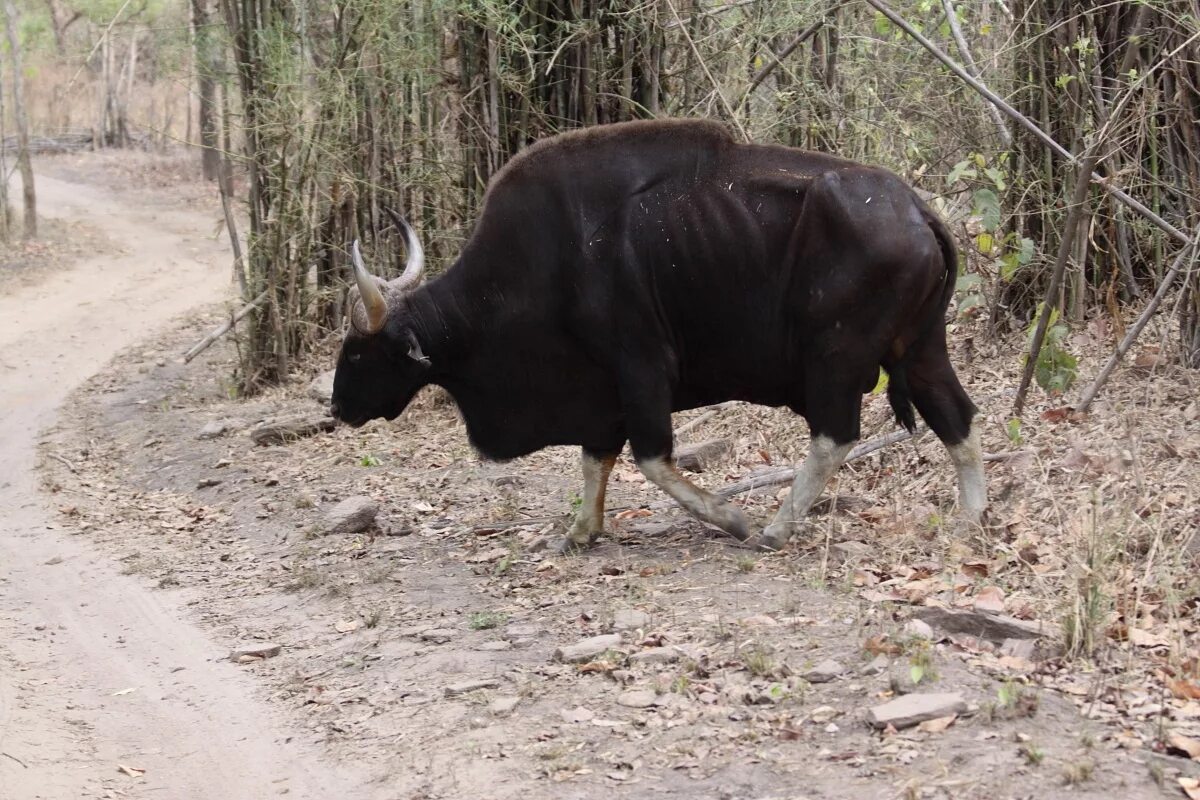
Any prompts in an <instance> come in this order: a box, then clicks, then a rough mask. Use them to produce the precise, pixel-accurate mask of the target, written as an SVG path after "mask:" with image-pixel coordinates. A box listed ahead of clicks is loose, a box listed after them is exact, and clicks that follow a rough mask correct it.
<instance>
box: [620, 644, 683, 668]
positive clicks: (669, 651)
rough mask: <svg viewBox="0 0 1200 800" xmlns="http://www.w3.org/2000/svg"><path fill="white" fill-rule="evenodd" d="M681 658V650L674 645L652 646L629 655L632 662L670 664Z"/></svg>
mask: <svg viewBox="0 0 1200 800" xmlns="http://www.w3.org/2000/svg"><path fill="white" fill-rule="evenodd" d="M678 660H679V651H678V650H676V649H675V648H673V647H651V648H649V649H647V650H641V651H638V652H636V653H634V654H633V655H631V656H630V657H629V663H631V664H670V663H672V662H675V661H678Z"/></svg>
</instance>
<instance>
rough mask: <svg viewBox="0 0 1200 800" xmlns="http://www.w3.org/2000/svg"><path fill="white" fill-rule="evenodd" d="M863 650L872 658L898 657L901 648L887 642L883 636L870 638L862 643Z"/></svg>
mask: <svg viewBox="0 0 1200 800" xmlns="http://www.w3.org/2000/svg"><path fill="white" fill-rule="evenodd" d="M863 649H864V650H866V651H867V652H868V653H870V654H871V655H873V656H898V655H900V653H902V652H903V648H901V647H900V645H898V644H896V643H895V642H889V641H888V640H887V636H886V635H885V634H881V635H879V636H872V637H871V638H870V639H867V640H866V641H865V642H863Z"/></svg>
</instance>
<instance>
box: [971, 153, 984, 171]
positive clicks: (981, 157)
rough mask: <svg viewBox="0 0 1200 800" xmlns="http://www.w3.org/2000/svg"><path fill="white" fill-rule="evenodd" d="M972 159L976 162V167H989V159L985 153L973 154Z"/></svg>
mask: <svg viewBox="0 0 1200 800" xmlns="http://www.w3.org/2000/svg"><path fill="white" fill-rule="evenodd" d="M971 158H972V159H974V160H975V166H977V167H979V168H980V169H983V168H984V167H986V166H987V157H986V156H985V155H984V154H983V153H972V154H971Z"/></svg>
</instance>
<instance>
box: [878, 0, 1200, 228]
mask: <svg viewBox="0 0 1200 800" xmlns="http://www.w3.org/2000/svg"><path fill="white" fill-rule="evenodd" d="M866 1H867V3H868V4H869V5H870V6H871V7H872V8H874V9H875V10H877V11H878V12H879V13H881V14H883V15H884V16H885V17H887V18H888V19H889V20H891V21H892V22H893V23H894V24H895V25H896V26H898V27H899V28H901V29H902V30H903V31H904V32H905V33H907V34H908V35H909V36H911V37H912V38H913V39H915V40H916V41H917V43H918V44H920V45H921V46H922V47H924V48H925V49H926V50H928V51H929V52H930V54H931V55H933V57H934V58H936V59H937V60H938V61H941V62H942V63H943V64H945V65H946V67H947V68H948V69H949V70H950V71H951V72H953V73H954V74H955V75H957V76H958V77H959V78H961V79H962V80H963V82H964V83H966V84H967V85H968V86H970V87H971V88H972V89H974V90H975V91H976V92H978V93H979V94H981V95H983V96H984V97H985V98H987V100H988V102H990V103H991V104H992V105H994V106H996V108H998V109H1000V110H1001V111H1003V112H1004V113H1005V114H1007V115H1008V116H1009V117H1011V118H1012V119H1013V120H1014V121H1015V122H1016V123H1017V124H1018V125H1020V126H1021V127H1022V128H1024V129H1025V130H1027V131H1029V132H1030V133H1032V134H1033V135H1034V136H1036V137H1037V138H1038V139H1040V140H1041V141H1042V143H1044V144H1045V145H1046V147H1048V148H1050V150H1051V151H1052V152H1054V153H1056V154H1058V155H1059V156H1060V157H1062V158H1064V159H1065V160H1066V161H1067V163H1069V164H1076V163H1078V161H1079V159H1077V158H1076V157H1075V156H1074V155H1073V154H1072V153H1071V151H1070V150H1067V148H1065V147H1063V146H1062V145H1061V144H1059V143H1058V142H1057V141H1055V140H1054V138H1053V137H1051V136H1050V134H1048V133H1046V132H1045V131H1043V130H1042V129H1041V128H1039V127H1038V126H1037V125H1035V124H1034V123H1033V122H1032V121H1030V119H1029V118H1028V117H1026V116H1025V115H1024V114H1022V113H1021V112H1020V111H1017V110H1016V109H1015V108H1013V107H1012V106H1010V105H1009V104H1008V103H1006V102H1005V101H1004V100H1003V99H1001V98H1000V96H999V95H997V94H996V93H995V92H993V91H992V90H991V89H989V88H988V87H987V86H985V85H984V84H983V83H982V82H981V81H979V80H978V79H976V78H974V77H972V76H971V74H970V73H968V72H967V71H966V70H965V69H963V67H962V65H960V64H959V63H958V62H956V61H955V60H954V59H952V58H950V56H948V55H946V54H945V53H944V52H942V50H941V49H940V48H939V47H938V46H937V45H936V44H934V43H933V42H931V41H929V40H928V39H926V38H925V37H924V36H923V35H922V34H921V32H920V31H918V30H917V29H916V28H914V27H913V26H912V25H910V24H909V23H908V21H907V20H905V19H904V18H903V17H901V16H900V15H899V14H897V13H896V12H895V11H893V10H892V9H890V8H888V6H887V4H886V3H884V2H882V0H866ZM1197 36H1200V32H1198V33H1197ZM1194 38H1196V37H1195V36H1194V37H1189V38H1188V40H1187V42H1185V43H1184V44H1190V42H1191V41H1192V40H1193V39H1194ZM1178 49H1179V48H1176V51H1178ZM1160 63H1161V62H1160ZM1154 71H1155V70H1154V69H1153V68H1152V69H1149V70H1146V71H1145V72H1144V73H1143V74H1142V76H1141V77H1140V78H1139V79H1138V82H1137V83H1135V84H1134V85H1133V86H1131V87H1130V92H1132V90H1133V89H1134V88H1135V87H1136V86H1138V85H1140V83H1141V82H1142V81H1144V80H1145V79H1146V77H1147V76H1149V75H1150V74H1151V73H1153V72H1154ZM1127 96H1130V95H1127ZM1113 116H1115V114H1113ZM1091 180H1092V182H1093V183H1095V184H1096V185H1097V186H1099V187H1100V188H1101V189H1103V190H1104V191H1105V192H1107V193H1108V194H1110V195H1112V197H1113V198H1114V199H1115V200H1117V201H1118V202H1119V203H1121V204H1122V205H1124V206H1125V207H1126V208H1129V209H1131V210H1133V211H1134V212H1136V213H1137V214H1139V215H1141V216H1142V217H1144V218H1146V219H1147V220H1149V221H1150V222H1151V223H1153V224H1154V226H1155V227H1157V228H1159V229H1160V230H1162V231H1164V232H1165V233H1167V234H1169V235H1170V236H1171V237H1172V238H1174V239H1175V240H1176V241H1178V242H1181V243H1183V244H1189V243H1190V242H1191V237H1190V236H1188V235H1187V234H1186V233H1184V232H1183V231H1181V230H1180V229H1179V228H1176V227H1175V226H1174V225H1172V224H1171V223H1169V222H1167V221H1166V220H1165V219H1163V218H1162V217H1160V216H1159V215H1158V214H1155V213H1154V212H1153V211H1151V210H1150V209H1149V208H1147V207H1146V206H1144V205H1143V204H1142V203H1140V202H1138V201H1137V200H1135V199H1134V198H1132V197H1130V196H1129V195H1127V194H1126V193H1125V192H1123V191H1121V190H1120V189H1118V188H1117V187H1115V186H1113V185H1111V184H1110V183H1109V181H1108V179H1107V178H1105V177H1104V176H1103V175H1098V174H1096V173H1095V172H1093V173H1092V174H1091Z"/></svg>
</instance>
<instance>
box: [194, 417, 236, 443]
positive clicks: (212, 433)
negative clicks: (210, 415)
mask: <svg viewBox="0 0 1200 800" xmlns="http://www.w3.org/2000/svg"><path fill="white" fill-rule="evenodd" d="M237 424H238V421H237V420H232V419H214V420H212V421H210V422H207V423H205V425H204V427H203V428H201V429H200V432H199V433H197V434H196V438H197V439H216V438H217V437H219V436H224V435H225V434H227V433H229V432H230V431H231V430H233V429H234V428H235V427H237Z"/></svg>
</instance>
